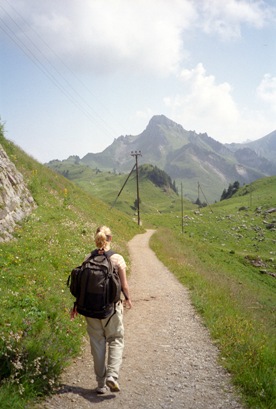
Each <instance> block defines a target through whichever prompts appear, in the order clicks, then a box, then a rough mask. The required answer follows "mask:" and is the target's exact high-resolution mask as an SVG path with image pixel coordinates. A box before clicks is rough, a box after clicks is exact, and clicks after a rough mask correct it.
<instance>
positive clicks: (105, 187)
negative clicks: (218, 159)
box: [48, 157, 193, 217]
mask: <svg viewBox="0 0 276 409" xmlns="http://www.w3.org/2000/svg"><path fill="white" fill-rule="evenodd" d="M48 166H50V167H51V168H52V169H53V170H55V171H56V172H58V173H60V174H62V175H64V176H65V177H66V178H68V179H70V180H72V181H74V182H75V183H76V184H77V185H78V186H80V187H82V188H83V190H85V191H86V192H88V193H90V194H91V195H93V196H95V197H98V198H101V199H102V200H103V201H104V202H105V203H107V204H109V205H110V206H112V205H114V207H115V208H116V209H119V210H121V211H123V212H125V213H127V214H129V215H130V216H133V217H134V216H135V213H136V212H135V207H134V202H135V200H136V197H137V192H136V173H135V171H134V172H133V173H132V174H131V176H130V177H129V179H128V181H127V183H126V185H125V187H124V188H123V190H122V192H121V193H120V191H121V189H122V187H123V186H124V183H125V182H126V180H127V178H128V175H129V173H126V174H115V173H113V172H102V171H100V170H99V169H91V168H90V167H89V166H86V165H83V164H81V163H79V161H78V159H77V158H76V157H71V158H69V160H68V159H67V160H65V161H51V162H50V163H49V164H48ZM148 167H149V165H144V166H143V167H141V168H140V171H139V175H140V176H139V192H140V195H139V196H140V200H141V203H140V210H141V214H142V215H143V214H152V213H153V214H154V213H164V212H165V213H166V212H175V211H178V210H179V209H180V205H181V204H180V201H181V199H180V197H179V196H178V195H177V194H176V193H175V192H174V191H173V190H172V189H170V188H164V187H158V186H156V185H155V184H154V183H152V182H151V181H150V180H149V178H148V175H147V168H148ZM119 193H120V195H119ZM118 195H119V197H118ZM185 207H186V208H192V207H193V206H192V204H191V203H190V202H189V201H185Z"/></svg>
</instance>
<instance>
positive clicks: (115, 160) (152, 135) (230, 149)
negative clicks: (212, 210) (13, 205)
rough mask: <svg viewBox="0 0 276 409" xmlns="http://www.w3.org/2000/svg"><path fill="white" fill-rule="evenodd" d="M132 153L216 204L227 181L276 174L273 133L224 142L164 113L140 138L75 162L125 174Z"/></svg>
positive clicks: (188, 192) (244, 181)
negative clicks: (202, 192) (256, 138)
mask: <svg viewBox="0 0 276 409" xmlns="http://www.w3.org/2000/svg"><path fill="white" fill-rule="evenodd" d="M132 151H141V153H142V156H141V157H140V158H139V163H141V164H147V163H148V164H152V165H154V166H158V167H159V168H160V169H161V170H164V171H165V172H166V173H167V174H168V175H169V176H170V177H171V178H172V179H173V180H175V181H176V183H177V184H178V185H180V183H182V184H183V186H184V192H185V193H184V195H185V196H186V197H187V198H188V199H190V200H194V199H195V198H196V196H197V185H198V183H199V182H200V183H201V185H202V186H203V188H204V189H205V190H206V195H207V196H208V199H209V200H210V201H215V200H218V198H219V197H220V195H221V192H222V191H223V189H224V188H226V187H227V186H228V184H229V183H233V182H234V181H236V180H237V181H239V183H240V184H247V183H251V182H252V181H254V180H256V179H258V178H262V177H265V176H273V175H275V174H276V162H274V161H272V160H271V159H269V158H271V157H273V154H274V156H276V155H275V153H276V152H275V151H276V131H274V132H272V133H270V134H269V135H267V136H265V137H263V138H261V140H259V141H254V142H247V143H245V144H222V143H220V142H218V141H216V140H215V139H213V138H212V137H210V136H209V135H208V134H207V133H196V132H195V131H187V130H185V129H184V128H183V126H182V125H180V124H177V123H176V122H174V121H172V120H171V119H169V118H167V117H166V116H165V115H155V116H153V117H152V118H151V120H150V121H149V123H148V125H147V127H146V128H145V130H144V131H143V132H142V133H140V134H139V135H126V136H122V135H121V136H120V137H118V138H115V139H114V141H113V143H112V144H111V145H110V146H108V147H107V148H106V149H105V150H104V151H102V152H100V153H87V154H86V155H85V156H84V157H83V158H82V159H80V158H79V161H80V163H82V164H84V165H87V166H89V167H91V168H98V169H100V170H103V171H113V172H115V173H119V172H129V170H130V169H131V168H132V167H133V157H132V156H131V152H132ZM268 151H269V153H268ZM260 152H262V155H260ZM68 160H69V158H68ZM51 162H52V161H51ZM51 162H49V166H50V167H51Z"/></svg>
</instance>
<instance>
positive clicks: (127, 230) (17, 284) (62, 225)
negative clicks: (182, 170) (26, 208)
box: [0, 135, 140, 409]
mask: <svg viewBox="0 0 276 409" xmlns="http://www.w3.org/2000/svg"><path fill="white" fill-rule="evenodd" d="M0 143H1V144H2V146H3V147H4V149H5V151H6V152H7V154H8V155H9V157H10V159H11V160H12V161H13V162H14V164H15V165H16V167H17V169H18V170H19V171H20V172H21V173H22V174H23V175H24V179H25V181H26V182H27V184H28V187H29V189H30V190H31V192H32V195H33V197H34V199H35V201H36V203H37V204H38V208H37V210H36V211H35V212H34V213H33V214H32V215H31V216H30V217H28V218H27V219H26V220H25V221H24V222H22V223H21V224H20V225H19V226H18V227H17V229H16V231H15V234H14V237H15V240H13V241H11V242H9V243H5V244H1V247H0V263H1V286H0V300H1V327H0V382H1V388H0V401H1V408H13V409H17V408H21V409H22V408H25V407H26V402H27V401H28V400H29V399H30V398H32V397H35V396H37V395H41V394H43V393H46V392H47V391H49V390H50V389H51V388H52V386H53V385H54V384H55V382H56V380H57V378H58V376H59V374H60V372H61V371H62V369H63V368H64V366H65V365H66V363H67V362H68V360H70V358H71V357H72V356H73V355H75V354H76V353H77V352H78V350H79V347H80V343H81V339H82V336H83V334H84V332H85V329H84V327H83V321H82V320H81V319H80V320H79V326H78V325H76V322H74V323H72V322H70V319H69V310H70V307H71V305H72V302H73V297H72V296H71V295H70V293H69V291H68V289H67V287H66V280H67V277H68V274H69V272H70V271H71V269H72V268H73V267H75V266H76V265H78V264H79V263H80V262H81V261H82V260H83V258H84V256H85V255H86V254H87V253H88V252H89V251H90V250H91V248H92V247H94V243H93V234H94V231H95V229H96V227H97V226H98V225H101V224H107V225H109V226H110V227H111V229H112V230H113V236H114V246H113V247H114V249H115V250H117V251H118V252H120V253H122V254H123V255H124V256H125V257H126V260H127V262H128V266H129V260H128V255H127V250H126V242H127V241H128V240H129V239H130V238H131V237H132V236H133V235H134V234H136V233H137V232H139V231H140V229H139V228H138V227H137V224H136V223H135V222H133V221H132V220H131V218H130V217H128V216H126V215H124V214H122V213H120V212H119V211H117V210H116V209H112V210H110V208H109V206H107V205H106V204H105V203H104V202H102V201H100V200H97V199H95V198H93V197H92V196H91V195H89V194H87V193H85V192H84V191H83V190H81V189H80V188H79V187H77V186H76V185H75V184H73V183H72V182H70V181H68V180H67V179H65V178H64V177H62V176H60V175H57V174H56V173H54V172H53V171H51V170H49V169H47V168H46V167H44V166H42V165H40V164H39V163H37V162H36V161H34V160H33V159H31V158H30V157H29V156H27V155H26V154H25V153H24V152H22V151H21V150H20V149H18V148H17V147H16V146H14V145H13V144H12V143H10V142H8V141H7V140H6V139H5V138H4V137H3V135H1V136H0Z"/></svg>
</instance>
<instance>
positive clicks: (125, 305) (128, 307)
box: [124, 300, 132, 309]
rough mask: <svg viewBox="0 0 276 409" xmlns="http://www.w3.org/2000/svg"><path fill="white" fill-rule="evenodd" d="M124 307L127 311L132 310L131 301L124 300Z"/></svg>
mask: <svg viewBox="0 0 276 409" xmlns="http://www.w3.org/2000/svg"><path fill="white" fill-rule="evenodd" d="M124 307H125V308H127V309H130V308H132V302H131V300H124Z"/></svg>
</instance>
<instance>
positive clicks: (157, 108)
mask: <svg viewBox="0 0 276 409" xmlns="http://www.w3.org/2000/svg"><path fill="white" fill-rule="evenodd" d="M0 28H1V30H0V50H1V59H0V81H1V82H0V117H1V121H2V123H4V124H5V131H6V133H5V135H6V137H7V138H8V139H10V140H12V141H13V142H15V143H16V144H17V145H19V146H20V147H21V148H22V149H24V150H25V151H26V152H27V153H28V154H30V155H32V156H33V157H34V158H36V159H38V160H39V161H40V162H48V161H49V160H52V159H65V158H67V157H68V156H70V155H79V156H80V157H83V156H84V155H85V154H86V153H88V152H94V153H95V152H101V151H102V150H104V149H105V148H106V147H107V146H109V145H110V144H111V143H112V142H113V140H114V138H117V137H119V136H121V135H129V134H131V135H138V134H139V133H141V132H142V131H143V130H144V129H145V128H146V126H147V124H148V122H149V120H150V119H151V117H152V116H153V115H160V114H164V115H166V116H167V117H168V118H170V119H172V120H174V121H175V122H177V123H179V124H181V125H182V126H183V127H184V128H185V129H187V130H195V131H196V132H207V133H208V135H209V136H211V137H212V138H214V139H215V140H217V141H220V142H222V143H226V142H244V141H245V140H248V139H250V140H255V139H259V138H261V137H263V136H265V135H267V134H268V133H270V132H272V131H274V130H275V129H276V57H275V55H276V2H275V1H274V0H271V1H269V0H266V1H265V0H223V1H222V0H170V1H168V0H151V1H148V0H135V1H134V0H47V1H38V0H1V1H0Z"/></svg>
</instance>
